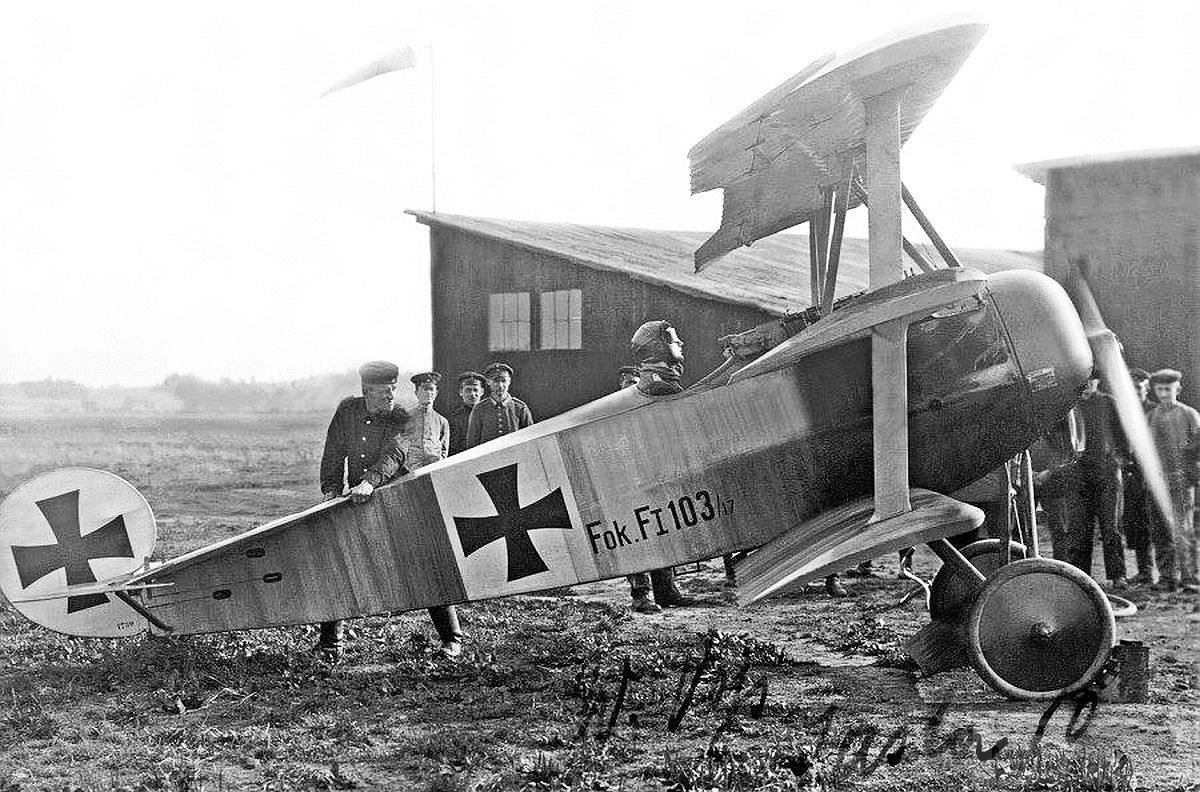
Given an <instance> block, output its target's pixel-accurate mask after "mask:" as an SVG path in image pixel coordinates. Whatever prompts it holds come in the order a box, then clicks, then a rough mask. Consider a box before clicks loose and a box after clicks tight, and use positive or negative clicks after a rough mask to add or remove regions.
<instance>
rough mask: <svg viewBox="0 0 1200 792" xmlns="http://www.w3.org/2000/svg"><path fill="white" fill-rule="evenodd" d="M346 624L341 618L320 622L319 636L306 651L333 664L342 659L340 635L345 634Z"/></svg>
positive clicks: (322, 660)
mask: <svg viewBox="0 0 1200 792" xmlns="http://www.w3.org/2000/svg"><path fill="white" fill-rule="evenodd" d="M345 628H346V624H345V622H343V621H342V620H341V619H338V620H336V621H327V622H321V632H320V636H319V637H318V638H317V643H316V644H315V645H314V646H313V647H312V649H309V650H308V653H309V654H310V655H311V656H312V657H313V658H314V659H315V660H318V661H320V662H324V663H329V664H330V665H333V664H335V663H337V662H339V661H340V660H341V659H342V656H343V654H344V650H343V648H342V636H343V635H344V634H345Z"/></svg>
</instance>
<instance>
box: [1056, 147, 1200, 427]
mask: <svg viewBox="0 0 1200 792" xmlns="http://www.w3.org/2000/svg"><path fill="white" fill-rule="evenodd" d="M1198 236H1200V161H1196V160H1163V161H1152V162H1136V161H1134V162H1125V163H1109V164H1104V165H1093V166H1089V167H1084V168H1077V169H1070V170H1057V171H1051V172H1050V174H1049V175H1048V179H1047V183H1046V258H1045V260H1046V274H1047V275H1050V276H1051V277H1053V278H1055V279H1056V280H1058V281H1060V282H1065V278H1066V276H1067V273H1068V266H1069V264H1070V261H1071V260H1072V259H1073V258H1075V257H1077V256H1087V257H1088V260H1089V262H1090V265H1091V272H1092V290H1093V292H1094V293H1095V296H1096V302H1097V304H1098V305H1099V306H1100V311H1101V312H1102V313H1103V314H1104V318H1105V320H1106V322H1107V323H1108V325H1109V327H1111V328H1112V329H1113V331H1114V332H1115V333H1116V334H1117V336H1118V337H1119V338H1120V339H1121V342H1122V343H1123V344H1124V345H1125V356H1126V360H1127V361H1128V362H1129V365H1130V366H1139V367H1141V368H1145V369H1147V370H1149V371H1151V372H1153V371H1154V370H1155V369H1157V368H1163V367H1168V366H1169V367H1172V368H1178V369H1180V370H1181V371H1182V372H1183V374H1184V388H1183V391H1182V393H1181V398H1182V400H1183V401H1185V402H1188V403H1190V404H1192V405H1193V406H1197V405H1200V313H1198V312H1197V311H1196V304H1197V298H1198V297H1200V257H1198V254H1197V247H1198Z"/></svg>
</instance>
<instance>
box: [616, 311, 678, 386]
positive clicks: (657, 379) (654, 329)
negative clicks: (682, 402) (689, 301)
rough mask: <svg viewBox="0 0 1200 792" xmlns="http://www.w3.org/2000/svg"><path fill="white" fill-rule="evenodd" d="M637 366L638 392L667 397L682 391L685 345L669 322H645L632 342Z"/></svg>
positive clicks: (660, 320) (631, 346)
mask: <svg viewBox="0 0 1200 792" xmlns="http://www.w3.org/2000/svg"><path fill="white" fill-rule="evenodd" d="M629 349H630V352H631V353H632V354H633V358H634V360H636V361H637V362H638V373H639V374H640V375H641V379H640V380H639V382H638V386H637V387H638V390H640V391H641V392H642V393H645V394H646V395H648V396H667V395H670V394H672V393H679V392H680V391H682V390H683V385H682V384H681V381H682V379H683V341H682V340H680V338H679V335H678V334H677V333H676V332H675V328H674V327H672V326H671V323H670V322H667V321H665V320H663V319H659V320H657V321H654V322H646V323H645V324H643V325H642V326H641V327H639V328H638V329H637V330H636V331H635V332H634V334H633V338H631V339H630V340H629Z"/></svg>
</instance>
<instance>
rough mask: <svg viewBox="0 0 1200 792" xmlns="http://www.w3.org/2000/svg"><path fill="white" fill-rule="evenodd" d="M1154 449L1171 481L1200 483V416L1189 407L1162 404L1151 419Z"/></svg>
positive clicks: (1151, 414)
mask: <svg viewBox="0 0 1200 792" xmlns="http://www.w3.org/2000/svg"><path fill="white" fill-rule="evenodd" d="M1147 420H1149V422H1150V433H1151V434H1152V435H1153V436H1154V445H1155V447H1156V448H1157V449H1158V456H1159V458H1160V459H1161V460H1162V464H1163V470H1164V472H1165V473H1166V474H1167V476H1168V477H1180V478H1186V479H1187V480H1188V481H1190V482H1192V483H1195V482H1196V481H1197V446H1200V413H1197V412H1196V411H1195V410H1194V409H1192V408H1191V407H1189V406H1187V405H1186V404H1180V403H1179V402H1176V403H1175V404H1173V405H1166V404H1159V405H1157V406H1156V407H1155V408H1154V409H1153V410H1151V411H1150V414H1149V415H1148V416H1147Z"/></svg>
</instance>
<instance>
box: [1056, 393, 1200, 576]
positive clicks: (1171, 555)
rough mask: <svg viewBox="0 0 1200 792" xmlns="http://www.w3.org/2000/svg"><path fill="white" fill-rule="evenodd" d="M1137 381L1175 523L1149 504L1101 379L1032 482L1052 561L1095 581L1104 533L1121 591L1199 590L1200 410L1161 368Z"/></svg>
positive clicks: (1109, 569) (1107, 566)
mask: <svg viewBox="0 0 1200 792" xmlns="http://www.w3.org/2000/svg"><path fill="white" fill-rule="evenodd" d="M1131 374H1132V377H1133V384H1134V387H1135V388H1136V389H1137V391H1138V394H1139V395H1140V397H1141V399H1142V407H1143V409H1144V410H1145V412H1146V420H1147V422H1148V423H1149V425H1150V430H1151V435H1152V437H1153V439H1154V444H1155V447H1156V449H1157V451H1158V457H1159V459H1160V460H1161V462H1162V465H1163V471H1164V473H1165V476H1166V480H1167V487H1168V490H1169V492H1170V497H1171V502H1172V510H1173V512H1174V514H1173V515H1172V517H1173V518H1174V519H1173V521H1172V520H1167V519H1164V518H1163V515H1162V514H1161V513H1160V512H1159V510H1158V508H1157V507H1156V506H1155V505H1154V503H1153V500H1152V499H1151V498H1150V497H1149V494H1148V491H1147V484H1146V481H1145V479H1144V477H1143V475H1142V472H1141V470H1140V469H1139V468H1138V466H1137V464H1136V462H1135V461H1134V460H1133V459H1132V457H1131V455H1130V453H1129V448H1128V444H1127V442H1126V439H1125V435H1124V433H1123V432H1122V431H1121V428H1120V425H1119V422H1118V419H1117V413H1116V409H1115V405H1114V403H1113V400H1112V398H1111V397H1110V396H1108V395H1107V394H1105V393H1104V392H1103V391H1101V390H1100V389H1099V383H1100V378H1099V375H1098V373H1097V372H1094V373H1093V377H1092V380H1091V381H1090V382H1089V385H1088V388H1087V390H1086V391H1085V392H1084V394H1083V397H1082V398H1081V399H1080V401H1079V404H1078V405H1077V407H1076V408H1075V409H1074V410H1072V412H1071V413H1070V414H1069V415H1068V416H1067V417H1066V418H1065V419H1064V420H1063V422H1062V423H1061V424H1060V425H1059V426H1058V427H1057V428H1056V429H1055V431H1053V432H1051V433H1050V434H1049V435H1048V436H1047V437H1046V438H1044V440H1043V442H1042V443H1040V444H1039V447H1038V448H1037V449H1036V451H1038V452H1040V453H1039V454H1037V455H1036V457H1040V458H1035V462H1034V467H1035V469H1037V470H1038V473H1037V474H1036V476H1035V479H1034V481H1035V485H1036V488H1037V491H1038V495H1039V498H1040V500H1041V503H1042V508H1043V510H1044V511H1045V513H1046V516H1047V520H1048V523H1049V528H1050V532H1051V539H1052V541H1053V545H1054V554H1055V557H1057V558H1060V559H1062V560H1064V561H1067V562H1069V563H1071V564H1074V565H1075V566H1077V567H1079V568H1080V569H1082V570H1083V571H1085V572H1087V573H1089V574H1090V573H1091V568H1092V548H1093V544H1094V542H1095V536H1096V533H1097V532H1098V533H1099V534H1100V540H1101V544H1102V546H1103V548H1104V572H1105V576H1106V577H1107V578H1108V580H1109V582H1110V586H1111V587H1112V588H1113V589H1114V590H1118V591H1119V590H1123V589H1126V588H1128V587H1129V586H1130V585H1134V586H1149V587H1150V588H1152V589H1154V590H1163V591H1176V590H1179V589H1182V590H1184V591H1186V592H1189V593H1200V579H1197V537H1196V525H1195V518H1194V511H1195V487H1196V484H1197V482H1200V413H1197V411H1196V410H1194V409H1192V408H1191V407H1189V406H1187V405H1185V404H1182V403H1180V402H1179V400H1178V399H1179V389H1180V382H1181V379H1182V375H1181V374H1180V372H1178V371H1176V370H1174V369H1162V370H1160V371H1157V372H1155V373H1154V374H1153V375H1151V374H1149V373H1147V372H1146V371H1144V370H1142V369H1134V370H1133V371H1132V372H1131ZM1151 391H1153V396H1154V398H1153V399H1151V398H1150V394H1151ZM1172 522H1173V525H1172ZM1126 542H1127V543H1128V545H1129V547H1130V548H1131V549H1133V551H1134V556H1135V558H1136V563H1137V575H1136V577H1134V578H1132V579H1127V578H1126V568H1125V544H1126Z"/></svg>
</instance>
